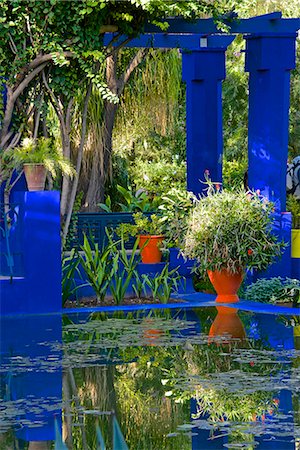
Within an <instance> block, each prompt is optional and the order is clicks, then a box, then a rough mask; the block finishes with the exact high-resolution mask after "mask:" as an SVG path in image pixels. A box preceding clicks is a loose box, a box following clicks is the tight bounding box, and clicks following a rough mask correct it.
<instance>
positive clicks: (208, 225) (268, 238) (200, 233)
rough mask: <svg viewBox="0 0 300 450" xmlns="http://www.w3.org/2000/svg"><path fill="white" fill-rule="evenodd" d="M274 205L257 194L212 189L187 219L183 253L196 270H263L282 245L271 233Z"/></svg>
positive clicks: (278, 252)
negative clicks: (197, 266)
mask: <svg viewBox="0 0 300 450" xmlns="http://www.w3.org/2000/svg"><path fill="white" fill-rule="evenodd" d="M272 211H273V205H272V204H271V203H269V202H267V201H265V200H264V201H262V200H261V199H260V198H259V197H258V196H257V195H256V194H252V195H251V196H249V195H246V194H245V193H244V192H238V193H233V192H226V191H223V192H216V193H214V192H212V193H208V195H207V197H203V198H201V199H200V200H199V201H198V203H197V204H196V206H195V208H194V210H193V211H192V214H191V215H190V218H189V229H188V233H187V237H186V240H185V244H184V250H183V252H184V254H185V256H186V257H188V258H190V259H196V260H197V261H198V263H199V270H200V271H201V272H204V271H206V270H221V269H222V268H226V269H228V270H229V271H230V272H232V273H235V272H238V271H239V270H240V269H241V268H242V269H245V268H246V267H248V268H249V269H254V268H255V269H259V270H262V269H265V268H267V267H268V265H269V264H271V262H272V261H273V260H274V258H276V257H279V256H280V255H281V250H282V248H283V247H284V246H285V245H284V243H283V242H278V241H277V238H276V237H275V236H274V235H273V234H272V232H271V224H272V222H273V220H274V218H272V216H271V213H272Z"/></svg>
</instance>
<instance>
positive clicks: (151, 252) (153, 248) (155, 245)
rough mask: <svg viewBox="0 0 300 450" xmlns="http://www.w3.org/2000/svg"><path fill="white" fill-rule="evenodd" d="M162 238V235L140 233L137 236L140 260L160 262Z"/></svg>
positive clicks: (149, 262) (147, 262) (145, 262)
mask: <svg viewBox="0 0 300 450" xmlns="http://www.w3.org/2000/svg"><path fill="white" fill-rule="evenodd" d="M163 239H164V236H162V235H155V236H151V235H148V234H141V235H140V236H139V248H140V249H141V256H142V262H143V263H144V264H156V263H159V262H161V257H162V253H161V251H160V245H161V243H162V241H163Z"/></svg>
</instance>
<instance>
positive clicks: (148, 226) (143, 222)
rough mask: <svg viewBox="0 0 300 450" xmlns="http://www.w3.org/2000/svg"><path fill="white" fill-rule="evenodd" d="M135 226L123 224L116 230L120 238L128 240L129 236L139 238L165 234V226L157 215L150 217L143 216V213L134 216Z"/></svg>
mask: <svg viewBox="0 0 300 450" xmlns="http://www.w3.org/2000/svg"><path fill="white" fill-rule="evenodd" d="M133 219H134V224H131V223H122V224H120V225H119V227H117V228H116V233H117V234H118V235H119V236H124V238H125V239H128V237H129V236H137V235H139V234H146V235H161V234H163V233H164V224H163V221H162V218H161V217H159V216H158V215H156V214H152V215H151V216H150V217H148V216H145V215H143V214H142V213H141V212H137V213H135V214H133Z"/></svg>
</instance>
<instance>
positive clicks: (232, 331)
mask: <svg viewBox="0 0 300 450" xmlns="http://www.w3.org/2000/svg"><path fill="white" fill-rule="evenodd" d="M217 310H218V314H217V316H216V318H215V320H214V321H213V323H212V325H211V327H210V330H209V334H208V335H209V336H210V337H217V336H226V335H230V336H231V338H233V339H245V337H246V333H245V328H244V325H243V323H242V321H241V319H240V318H239V316H238V315H237V312H238V310H237V309H235V308H226V306H218V307H217ZM228 342H229V340H228ZM228 342H226V341H224V342H223V343H228Z"/></svg>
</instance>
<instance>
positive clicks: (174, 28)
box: [105, 12, 300, 276]
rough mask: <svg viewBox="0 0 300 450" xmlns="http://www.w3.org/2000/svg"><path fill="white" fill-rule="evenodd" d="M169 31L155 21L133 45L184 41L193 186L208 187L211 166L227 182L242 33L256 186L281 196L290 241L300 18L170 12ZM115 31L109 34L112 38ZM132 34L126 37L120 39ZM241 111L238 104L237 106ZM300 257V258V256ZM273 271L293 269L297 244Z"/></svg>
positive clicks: (283, 232)
mask: <svg viewBox="0 0 300 450" xmlns="http://www.w3.org/2000/svg"><path fill="white" fill-rule="evenodd" d="M167 22H168V23H169V28H168V33H163V32H162V31H161V30H160V29H159V28H158V27H156V26H154V25H150V26H148V28H146V32H147V33H148V34H147V33H146V34H145V35H143V36H141V37H140V38H137V39H133V40H131V41H130V42H129V43H126V44H125V45H126V46H127V47H154V48H180V49H181V50H182V73H183V80H184V81H185V82H186V98H187V101H186V131H187V154H186V159H187V188H188V190H190V191H193V192H194V193H195V194H201V193H202V192H203V190H204V189H205V188H206V186H205V185H204V184H202V183H201V181H203V180H204V179H205V171H208V172H206V173H207V174H208V173H209V177H210V178H211V180H212V181H213V182H222V153H223V137H222V136H223V125H222V80H223V79H224V78H225V57H226V50H227V47H228V45H230V43H231V42H232V41H233V40H234V38H235V35H236V34H243V36H244V38H245V40H246V63H245V70H246V71H247V72H249V117H248V159H249V168H248V174H249V177H248V178H249V183H248V184H249V187H250V189H252V190H259V191H260V192H261V194H262V195H264V196H265V197H267V198H268V199H270V200H272V201H273V202H275V205H276V213H277V221H276V230H275V232H276V233H277V234H279V236H280V237H282V238H284V239H285V240H287V241H288V242H290V235H291V217H290V214H287V213H285V208H286V167H287V156H288V131H289V127H288V118H289V99H290V93H289V91H290V71H291V70H292V69H293V68H295V61H296V52H295V42H296V36H297V30H299V29H300V19H283V18H282V15H281V13H280V12H274V13H271V14H267V15H264V16H259V17H253V18H251V19H241V20H238V21H237V20H236V21H235V20H230V21H228V22H227V24H226V25H227V26H228V30H229V31H228V32H227V33H223V32H221V31H220V30H218V29H217V27H216V25H215V23H214V21H213V20H212V19H199V20H196V21H194V22H186V21H184V20H182V19H169V20H168V21H167ZM112 37H113V35H112V34H107V35H106V37H105V43H106V44H107V43H109V42H110V41H111V39H112ZM125 39H126V37H124V36H121V37H120V38H119V40H117V42H115V45H119V44H120V42H122V40H123V41H124V40H125ZM237 114H238V111H237ZM299 263H300V261H299ZM268 275H269V276H277V275H281V276H291V256H290V250H287V251H286V252H285V255H284V258H283V260H282V262H281V263H280V264H277V265H276V264H274V265H273V266H272V268H271V270H269V272H268Z"/></svg>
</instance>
